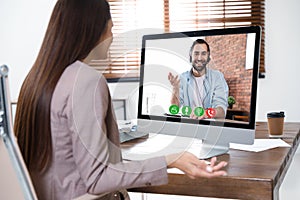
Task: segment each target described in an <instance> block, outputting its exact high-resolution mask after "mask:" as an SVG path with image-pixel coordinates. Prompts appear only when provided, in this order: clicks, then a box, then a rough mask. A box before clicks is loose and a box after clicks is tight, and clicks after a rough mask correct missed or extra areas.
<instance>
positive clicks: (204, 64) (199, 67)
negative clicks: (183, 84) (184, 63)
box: [192, 62, 207, 72]
mask: <svg viewBox="0 0 300 200" xmlns="http://www.w3.org/2000/svg"><path fill="white" fill-rule="evenodd" d="M201 64H202V66H197V64H196V63H195V62H193V64H192V66H193V68H194V69H195V70H196V71H197V72H202V71H203V70H205V69H206V65H207V62H201Z"/></svg>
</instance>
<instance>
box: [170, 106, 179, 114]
mask: <svg viewBox="0 0 300 200" xmlns="http://www.w3.org/2000/svg"><path fill="white" fill-rule="evenodd" d="M169 111H170V113H171V114H173V115H176V114H177V113H178V112H179V107H178V106H177V105H171V106H170V107H169Z"/></svg>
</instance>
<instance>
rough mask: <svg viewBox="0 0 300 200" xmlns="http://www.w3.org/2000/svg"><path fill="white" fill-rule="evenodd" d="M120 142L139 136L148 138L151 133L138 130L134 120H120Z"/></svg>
mask: <svg viewBox="0 0 300 200" xmlns="http://www.w3.org/2000/svg"><path fill="white" fill-rule="evenodd" d="M118 126H119V134H120V143H124V142H127V141H131V140H134V139H137V138H147V137H148V136H149V133H147V132H140V131H137V125H136V123H135V122H134V120H132V121H128V120H118Z"/></svg>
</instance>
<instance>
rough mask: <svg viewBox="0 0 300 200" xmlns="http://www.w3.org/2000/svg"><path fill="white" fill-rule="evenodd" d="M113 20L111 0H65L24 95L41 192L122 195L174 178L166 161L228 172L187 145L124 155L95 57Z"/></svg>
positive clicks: (29, 156)
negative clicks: (139, 157)
mask: <svg viewBox="0 0 300 200" xmlns="http://www.w3.org/2000/svg"><path fill="white" fill-rule="evenodd" d="M112 26H113V23H112V20H111V16H110V10H109V5H108V3H107V2H106V1H105V0H85V1H82V0H58V1H57V3H56V5H55V7H54V10H53V13H52V15H51V19H50V22H49V25H48V28H47V31H46V34H45V37H44V40H43V43H42V46H41V49H40V52H39V54H38V56H37V59H36V61H35V63H34V65H33V67H32V68H31V70H30V72H29V74H28V75H27V77H26V79H25V81H24V83H23V85H22V88H21V91H20V94H19V98H18V106H17V111H16V116H15V127H14V131H15V133H16V136H17V139H18V144H19V146H20V149H21V152H22V155H23V157H24V160H25V163H26V165H27V167H28V169H29V172H30V175H31V178H32V181H33V184H34V187H35V190H36V192H37V195H38V197H39V199H63V200H66V199H73V198H76V197H78V196H81V195H83V194H85V193H89V194H95V195H98V194H102V197H101V199H119V198H121V197H120V196H121V195H120V193H119V192H116V191H119V190H122V189H126V188H130V187H138V186H144V185H159V184H166V183H167V171H166V169H167V167H176V168H179V169H181V170H182V171H184V172H185V173H186V174H187V175H188V176H189V177H191V178H196V177H215V176H221V175H225V174H226V172H224V171H222V170H221V168H223V167H224V166H225V165H226V163H225V162H220V163H219V164H217V165H215V162H216V159H215V158H213V159H212V160H211V165H210V166H208V165H207V164H206V163H205V162H204V161H200V160H198V159H197V158H196V157H195V156H194V155H192V154H190V153H187V152H183V153H181V154H173V155H168V156H161V157H157V158H152V159H147V160H144V161H134V162H127V163H124V162H123V161H122V158H121V151H120V148H119V135H118V134H119V132H118V127H117V124H116V121H115V116H114V111H113V108H112V103H111V97H110V94H109V90H108V87H107V83H106V80H105V78H104V77H103V76H102V75H101V74H100V73H99V72H97V71H95V70H94V69H92V68H90V67H89V66H88V65H87V63H89V61H90V59H92V58H97V59H101V58H105V56H106V53H107V49H108V48H109V45H110V43H111V41H112V33H111V28H112Z"/></svg>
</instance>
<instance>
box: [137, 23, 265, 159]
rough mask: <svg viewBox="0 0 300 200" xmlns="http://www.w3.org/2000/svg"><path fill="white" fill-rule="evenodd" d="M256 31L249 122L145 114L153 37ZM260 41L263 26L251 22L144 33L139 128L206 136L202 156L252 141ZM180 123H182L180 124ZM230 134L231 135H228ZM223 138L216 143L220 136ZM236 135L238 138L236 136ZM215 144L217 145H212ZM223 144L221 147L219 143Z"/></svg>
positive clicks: (155, 131)
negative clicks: (147, 64)
mask: <svg viewBox="0 0 300 200" xmlns="http://www.w3.org/2000/svg"><path fill="white" fill-rule="evenodd" d="M248 33H255V34H256V37H255V47H254V58H253V72H252V86H251V99H250V112H249V123H245V124H244V123H235V122H226V121H225V122H223V121H222V122H220V121H207V120H198V119H188V118H182V117H173V116H157V115H145V114H142V103H143V102H142V101H143V84H144V65H145V52H146V43H147V41H149V40H157V39H171V38H181V37H205V36H214V35H216V36H217V35H232V34H248ZM260 42H261V27H259V26H247V27H238V28H225V29H212V30H198V31H188V32H175V33H162V34H151V35H144V36H143V38H142V49H141V66H140V81H139V98H138V105H139V106H138V131H142V132H145V131H148V132H152V133H163V134H170V135H178V136H185V137H195V138H199V139H202V140H203V141H204V144H205V143H207V145H204V146H209V147H208V148H209V151H210V153H209V154H208V153H207V152H205V153H204V154H205V155H203V156H201V157H202V158H208V157H212V156H214V155H212V154H216V155H217V154H222V153H220V152H219V153H216V152H215V153H212V151H214V150H212V148H213V149H215V148H217V149H218V148H219V147H220V148H219V150H218V151H222V152H223V153H224V151H225V152H227V151H228V149H229V143H230V142H235V143H242V144H252V143H253V142H254V135H255V114H256V98H257V81H258V71H259V60H260ZM179 124H180V125H179ZM226 134H228V135H230V137H229V138H227V139H226V136H225V135H226ZM215 137H218V138H219V140H222V141H218V142H217V143H220V145H216V141H215V140H216V138H215ZM234 137H236V138H234ZM211 145H213V146H214V147H212V146H211ZM216 146H219V147H216Z"/></svg>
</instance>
